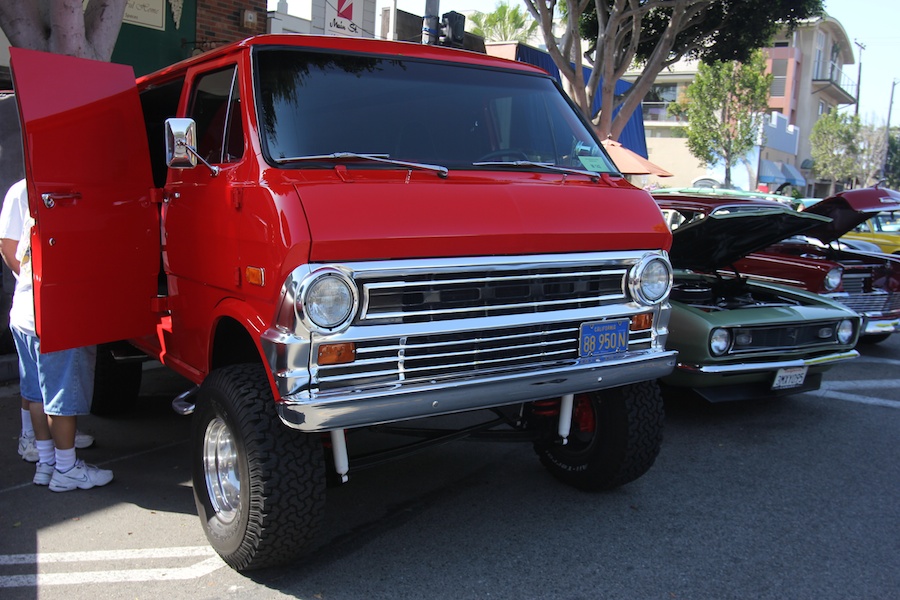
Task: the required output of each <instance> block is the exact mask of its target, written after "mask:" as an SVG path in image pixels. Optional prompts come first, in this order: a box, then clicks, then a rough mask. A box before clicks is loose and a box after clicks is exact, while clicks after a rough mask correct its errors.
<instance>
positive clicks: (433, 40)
mask: <svg viewBox="0 0 900 600" xmlns="http://www.w3.org/2000/svg"><path fill="white" fill-rule="evenodd" d="M440 10H441V0H425V16H424V17H422V43H423V44H431V45H432V46H434V45H437V43H438V37H439V36H440V34H441V30H440V16H438V13H439V12H440Z"/></svg>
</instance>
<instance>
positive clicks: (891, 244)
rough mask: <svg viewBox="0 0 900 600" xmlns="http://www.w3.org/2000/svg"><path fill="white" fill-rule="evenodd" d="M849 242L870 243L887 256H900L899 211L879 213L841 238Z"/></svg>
mask: <svg viewBox="0 0 900 600" xmlns="http://www.w3.org/2000/svg"><path fill="white" fill-rule="evenodd" d="M843 237H844V238H846V239H849V240H861V241H864V242H871V243H873V244H875V245H877V246H878V247H879V248H881V251H882V252H886V253H887V254H900V211H892V212H880V213H878V214H876V215H873V216H872V217H870V218H869V219H867V220H865V221H863V222H862V223H860V224H859V225H857V226H856V227H855V228H854V229H853V231H848V232H847V233H845V234H844V236H843Z"/></svg>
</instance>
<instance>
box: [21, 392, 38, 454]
mask: <svg viewBox="0 0 900 600" xmlns="http://www.w3.org/2000/svg"><path fill="white" fill-rule="evenodd" d="M31 404H32V403H31V402H29V401H28V400H27V399H26V398H22V405H21V408H20V410H19V413H20V416H21V418H22V432H21V433H20V434H19V456H21V457H22V460H25V461H28V462H37V460H38V452H37V446H35V443H34V426H33V425H32V424H31V408H30V405H31Z"/></svg>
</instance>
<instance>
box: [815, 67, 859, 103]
mask: <svg viewBox="0 0 900 600" xmlns="http://www.w3.org/2000/svg"><path fill="white" fill-rule="evenodd" d="M856 86H857V82H856V80H854V79H853V78H852V77H850V76H849V75H847V74H846V73H844V72H843V71H842V70H841V69H839V68H838V66H837V64H836V63H833V62H826V61H822V62H821V63H818V62H817V63H816V64H815V65H814V70H813V79H812V91H813V93H822V94H825V95H827V96H828V97H829V98H831V99H833V100H834V101H835V103H836V104H855V103H856Z"/></svg>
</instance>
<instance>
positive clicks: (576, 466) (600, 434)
mask: <svg viewBox="0 0 900 600" xmlns="http://www.w3.org/2000/svg"><path fill="white" fill-rule="evenodd" d="M591 401H592V403H593V408H594V419H595V429H594V436H593V438H592V439H591V440H590V441H589V442H587V443H586V444H580V445H579V444H578V443H577V442H575V441H574V440H571V441H570V444H569V445H566V446H560V445H557V444H548V443H544V444H535V451H536V452H537V453H538V456H539V457H540V460H541V463H542V464H543V465H544V467H546V468H547V470H549V471H550V473H551V474H552V475H553V476H554V477H556V478H557V479H558V480H560V481H562V482H563V483H566V484H568V485H571V486H573V487H576V488H578V489H581V490H585V491H602V490H611V489H615V488H617V487H619V486H622V485H624V484H626V483H629V482H631V481H634V480H635V479H637V478H638V477H640V476H641V475H643V474H644V473H646V472H647V471H648V470H649V469H650V467H651V466H653V463H654V461H656V457H657V456H658V455H659V450H660V447H661V446H662V436H663V422H664V420H665V407H664V404H663V400H662V396H661V395H660V392H659V386H658V385H657V383H656V382H655V381H644V382H641V383H635V384H631V385H626V386H622V387H618V388H611V389H608V390H601V391H597V392H592V393H591Z"/></svg>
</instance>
